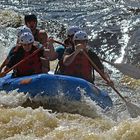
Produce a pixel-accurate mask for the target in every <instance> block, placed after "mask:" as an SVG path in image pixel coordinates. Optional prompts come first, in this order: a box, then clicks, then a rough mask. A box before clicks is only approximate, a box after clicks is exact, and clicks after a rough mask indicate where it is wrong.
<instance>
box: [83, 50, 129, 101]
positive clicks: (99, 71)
mask: <svg viewBox="0 0 140 140" xmlns="http://www.w3.org/2000/svg"><path fill="white" fill-rule="evenodd" d="M83 53H84V55H85V56H86V57H87V58H88V60H89V61H90V63H91V64H92V66H93V67H94V68H95V70H96V71H97V72H98V73H99V74H100V75H101V77H102V78H103V79H104V80H105V81H107V83H108V82H109V80H108V79H107V78H106V76H105V75H104V74H103V72H102V71H101V70H100V69H99V68H98V67H97V66H96V65H95V64H94V62H93V61H92V60H91V59H90V57H89V56H88V54H87V53H86V52H85V51H83ZM109 86H110V87H111V88H112V89H113V90H114V91H115V92H116V93H117V94H118V95H119V96H120V97H121V98H122V100H123V101H125V102H126V103H127V101H126V100H125V98H124V97H123V96H122V95H121V94H120V93H119V91H118V90H117V89H116V88H115V87H114V86H113V85H109Z"/></svg>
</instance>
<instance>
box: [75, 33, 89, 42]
mask: <svg viewBox="0 0 140 140" xmlns="http://www.w3.org/2000/svg"><path fill="white" fill-rule="evenodd" d="M75 40H88V35H87V33H86V32H84V31H78V32H76V33H75V35H74V37H73V41H75Z"/></svg>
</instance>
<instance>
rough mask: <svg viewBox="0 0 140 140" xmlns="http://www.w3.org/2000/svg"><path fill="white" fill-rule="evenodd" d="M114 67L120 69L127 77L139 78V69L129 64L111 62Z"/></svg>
mask: <svg viewBox="0 0 140 140" xmlns="http://www.w3.org/2000/svg"><path fill="white" fill-rule="evenodd" d="M113 66H114V67H115V68H117V69H118V70H120V71H121V72H122V73H123V74H125V75H128V76H129V77H132V78H135V79H140V69H139V68H137V67H135V66H133V65H131V64H121V63H120V64H113Z"/></svg>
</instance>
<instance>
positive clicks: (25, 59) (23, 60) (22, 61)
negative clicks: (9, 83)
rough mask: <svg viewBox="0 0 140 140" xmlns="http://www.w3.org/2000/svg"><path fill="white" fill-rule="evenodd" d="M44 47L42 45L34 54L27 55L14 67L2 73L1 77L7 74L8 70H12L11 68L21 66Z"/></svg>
mask: <svg viewBox="0 0 140 140" xmlns="http://www.w3.org/2000/svg"><path fill="white" fill-rule="evenodd" d="M41 49H42V47H40V48H38V49H37V50H36V51H34V52H33V53H32V54H30V55H29V56H27V57H26V58H24V59H22V60H21V61H20V62H18V63H17V64H15V65H14V66H13V67H11V68H10V69H8V70H6V71H4V72H2V73H0V77H3V76H5V75H6V74H7V73H8V72H10V71H11V70H13V69H14V68H16V67H17V66H19V65H20V64H22V63H24V62H25V61H27V60H28V59H30V58H31V57H33V56H34V55H36V54H37V53H38V52H39V51H40V50H41Z"/></svg>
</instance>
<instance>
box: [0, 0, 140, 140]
mask: <svg viewBox="0 0 140 140" xmlns="http://www.w3.org/2000/svg"><path fill="white" fill-rule="evenodd" d="M0 8H1V10H0V29H1V30H0V53H1V54H2V55H0V62H1V63H2V62H3V60H4V59H5V57H6V55H7V54H8V52H9V50H10V48H11V47H12V46H13V45H14V44H15V43H16V28H17V27H18V26H20V25H22V24H23V15H24V14H28V13H34V14H36V15H37V17H38V19H39V21H38V27H39V28H43V29H45V30H46V31H47V32H48V34H49V36H53V37H54V38H56V39H57V40H59V41H63V40H64V38H65V37H66V28H67V27H68V26H72V25H77V26H80V27H81V28H82V29H83V30H85V31H86V32H87V33H88V35H89V38H90V41H89V45H90V46H92V47H94V50H95V51H96V53H97V54H98V55H99V56H100V57H102V58H105V59H106V60H108V61H111V62H113V63H114V62H119V63H122V62H126V63H131V64H132V65H135V66H140V49H139V36H140V30H139V27H140V10H139V8H140V2H139V0H104V1H102V0H71V1H69V0H39V1H38V0H1V1H0ZM55 66H56V62H53V63H52V69H54V68H55ZM105 67H106V69H107V70H108V72H109V73H110V75H111V78H112V79H113V81H114V83H115V87H116V88H117V90H118V91H119V92H120V93H121V94H122V95H123V97H124V98H125V99H126V100H128V101H132V103H135V104H137V105H138V106H139V107H140V94H139V92H140V88H139V86H140V81H139V80H134V79H130V78H129V77H125V76H124V75H123V74H122V73H120V72H119V71H118V70H117V69H115V68H114V67H112V66H110V65H107V64H105ZM122 77H123V78H122ZM96 80H97V85H99V86H100V88H101V89H102V88H103V89H105V90H107V91H108V93H109V95H110V96H111V98H112V100H113V104H114V105H113V108H112V109H110V110H109V111H104V110H102V109H101V108H100V107H98V106H97V105H96V104H95V103H94V102H92V103H91V101H89V99H85V106H84V105H83V106H78V108H79V112H80V113H79V112H77V113H74V114H71V113H68V112H52V111H51V110H49V109H43V108H42V107H39V108H36V109H32V108H31V107H28V108H24V107H21V104H22V103H23V102H24V101H25V100H26V96H25V95H24V94H23V93H21V94H18V93H17V91H16V90H14V91H12V92H10V94H7V93H6V92H4V91H1V92H0V105H1V106H0V112H1V113H0V140H46V139H47V140H140V117H137V118H131V116H130V114H129V113H128V110H127V108H126V105H125V103H124V101H123V100H121V98H120V97H119V96H118V95H117V94H116V93H115V92H114V91H113V90H112V89H111V88H110V87H108V86H105V83H104V82H103V81H102V80H101V78H99V76H97V79H96ZM71 109H75V106H74V107H73V108H71ZM80 114H81V115H80Z"/></svg>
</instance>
